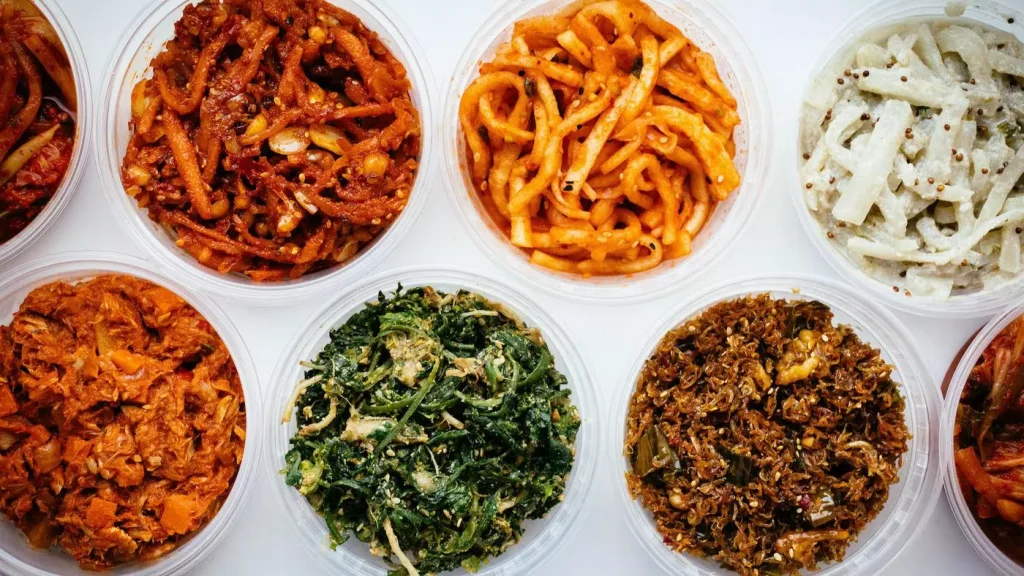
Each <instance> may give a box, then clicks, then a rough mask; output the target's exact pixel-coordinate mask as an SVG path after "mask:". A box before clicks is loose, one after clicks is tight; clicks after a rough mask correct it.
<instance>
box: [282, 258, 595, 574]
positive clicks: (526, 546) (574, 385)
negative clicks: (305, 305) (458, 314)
mask: <svg viewBox="0 0 1024 576" xmlns="http://www.w3.org/2000/svg"><path fill="white" fill-rule="evenodd" d="M399 283H401V285H402V286H403V288H411V287H418V286H435V287H436V288H438V289H439V290H446V291H447V290H453V289H457V288H461V289H465V290H468V291H470V292H474V293H477V294H481V295H482V296H484V297H485V298H487V299H488V300H490V301H493V302H498V303H500V304H503V305H505V306H507V307H508V308H509V309H510V310H512V311H513V312H515V313H516V314H517V315H519V316H520V318H522V319H523V321H524V322H526V324H527V325H529V326H531V327H534V328H537V329H539V330H540V332H541V335H542V336H543V337H544V340H545V342H546V343H548V345H549V346H550V347H551V349H552V352H553V353H554V354H555V356H556V358H555V361H556V366H558V367H559V368H560V369H562V370H563V373H564V374H565V375H566V377H567V378H568V379H569V388H570V389H571V390H572V392H573V393H572V396H571V400H572V402H573V404H574V405H575V406H576V407H577V409H578V410H579V413H580V416H581V419H582V427H581V429H580V433H579V435H578V436H577V439H576V456H575V462H574V464H573V469H572V472H571V473H570V474H569V477H568V480H567V483H566V491H565V499H564V501H563V502H561V503H560V504H558V505H557V506H555V507H554V508H553V509H552V510H550V511H549V512H548V514H547V515H546V516H545V517H544V518H543V519H541V520H535V521H534V522H538V523H543V524H542V525H533V526H530V525H527V528H526V530H525V531H524V535H523V539H524V540H529V541H528V542H519V543H517V544H515V545H514V546H512V547H511V548H509V549H508V550H507V551H506V552H505V553H504V554H502V555H500V556H498V557H495V558H491V559H490V560H489V562H488V563H486V564H484V566H483V567H482V568H481V569H480V570H479V571H478V572H476V574H477V575H479V576H513V575H516V574H529V573H531V572H532V571H534V570H537V569H538V567H539V566H540V565H541V564H542V563H543V562H544V561H545V560H546V559H547V558H548V557H550V555H551V553H552V552H554V550H555V549H557V548H558V547H559V546H560V545H564V544H565V543H566V542H567V541H568V538H570V537H571V536H572V535H573V534H574V533H575V531H576V528H577V526H576V525H577V524H578V520H579V517H580V513H581V512H582V510H583V508H584V504H585V502H586V500H587V497H588V495H589V493H590V491H591V487H592V484H593V483H594V477H595V473H596V469H597V464H598V459H599V458H600V457H601V442H602V434H601V432H600V428H599V426H600V424H599V421H600V417H601V414H600V406H601V397H600V392H599V390H598V389H597V387H596V386H595V385H594V381H593V379H592V376H591V374H590V371H589V369H588V368H587V365H586V363H585V362H584V361H583V358H582V357H581V356H580V354H579V352H578V351H577V350H576V347H575V346H574V345H573V342H572V340H571V339H570V337H569V335H568V333H567V332H566V330H565V329H564V328H563V327H562V326H561V324H560V323H559V322H558V321H557V320H555V318H553V317H552V316H550V315H549V314H548V313H547V312H545V311H544V310H543V309H542V308H541V307H540V306H538V305H537V304H535V303H534V302H533V301H532V300H531V299H530V298H529V296H528V295H527V294H525V293H523V292H520V291H519V290H518V289H516V288H514V287H512V286H510V285H508V284H505V283H502V282H500V281H497V280H493V279H489V278H485V277H483V276H480V275H478V274H474V273H470V272H466V271H461V270H456V269H454V268H448V267H437V266H414V267H407V268H401V269H398V270H394V271H389V272H386V273H380V274H377V275H375V276H373V277H372V278H369V279H366V280H364V281H362V282H360V283H359V284H358V285H357V286H354V287H352V288H351V289H348V290H346V291H345V293H344V294H343V295H341V296H339V297H337V298H334V299H332V301H331V302H329V303H328V304H326V305H325V306H323V307H322V308H321V309H320V310H319V311H317V312H316V313H314V314H313V315H312V316H310V318H309V319H307V320H306V321H304V322H303V324H302V327H301V328H299V329H298V330H297V331H296V333H295V334H294V335H293V336H292V338H291V340H290V341H289V342H290V344H289V345H288V347H287V348H286V349H285V350H284V352H283V353H282V354H281V360H280V362H279V363H278V365H277V367H276V368H275V370H274V377H273V379H272V380H271V381H270V383H269V385H268V388H267V390H268V392H269V394H268V396H267V398H268V409H267V411H266V414H267V426H268V431H267V433H268V439H267V443H266V449H267V454H266V459H267V464H266V466H265V468H266V471H267V476H268V479H269V481H270V483H271V485H272V486H273V487H274V495H275V498H276V500H277V503H278V505H279V506H280V507H281V508H282V509H283V510H284V514H285V515H287V517H288V518H290V519H291V520H292V521H293V523H294V524H295V526H296V532H297V533H298V536H299V538H301V540H302V541H303V543H304V544H305V545H306V548H307V550H308V551H309V552H310V553H312V554H313V555H314V556H315V557H316V559H317V561H318V562H319V563H320V564H321V566H322V567H323V568H324V569H327V570H331V571H341V572H342V573H345V574H353V575H359V576H371V575H376V574H382V573H383V568H384V565H383V564H382V563H381V561H380V560H376V562H372V563H371V562H367V561H365V560H362V559H361V558H360V557H358V556H357V555H356V554H355V553H353V552H352V551H350V550H348V549H346V546H348V544H346V545H345V546H339V547H338V549H337V550H336V551H331V550H330V549H329V548H328V547H327V546H326V544H325V537H326V528H325V527H324V526H323V518H322V517H320V516H319V515H317V514H316V513H315V512H313V510H312V508H311V507H310V506H309V503H308V502H307V501H306V499H305V497H303V496H302V495H300V494H299V493H298V491H296V490H295V489H294V488H292V487H290V486H287V485H286V484H285V483H284V478H283V476H281V474H280V470H281V469H282V468H283V467H284V455H285V453H286V452H287V450H288V446H289V440H290V438H291V436H292V434H293V432H294V429H295V426H294V418H292V420H291V421H290V422H289V423H288V424H287V425H284V424H282V422H281V419H282V410H283V409H284V406H285V405H286V402H287V401H288V399H289V397H290V396H291V394H292V392H293V391H294V387H295V384H296V383H297V382H298V378H301V374H300V368H299V366H298V363H299V361H301V360H308V359H309V358H308V357H312V356H315V355H316V354H317V353H319V351H320V348H321V346H320V345H319V344H318V342H320V341H321V340H322V339H323V338H325V337H326V335H327V333H328V331H329V330H330V329H332V328H333V327H335V326H338V325H340V324H341V323H343V322H344V321H345V320H347V319H348V318H349V317H350V316H351V314H353V313H354V312H356V311H358V310H360V309H362V308H363V307H364V306H365V304H366V302H367V301H370V300H372V299H374V298H375V297H376V295H377V294H378V292H384V293H385V294H391V293H393V292H394V289H395V287H397V286H398V285H399ZM307 356H308V357H307ZM563 367H564V369H563ZM531 528H532V530H531ZM531 534H532V535H533V536H535V537H534V538H531ZM350 542H351V543H352V544H351V545H352V546H356V547H360V546H366V545H365V544H363V543H362V542H358V541H357V540H355V539H351V540H350ZM456 573H462V571H461V570H460V571H458V572H456Z"/></svg>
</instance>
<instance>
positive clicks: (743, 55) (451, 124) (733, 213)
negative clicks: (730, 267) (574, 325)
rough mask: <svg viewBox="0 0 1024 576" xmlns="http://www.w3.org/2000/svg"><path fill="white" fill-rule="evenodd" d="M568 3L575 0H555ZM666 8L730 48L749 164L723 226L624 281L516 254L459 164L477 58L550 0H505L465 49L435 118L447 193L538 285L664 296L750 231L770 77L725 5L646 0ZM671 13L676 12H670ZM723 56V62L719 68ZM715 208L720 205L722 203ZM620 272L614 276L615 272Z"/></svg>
mask: <svg viewBox="0 0 1024 576" xmlns="http://www.w3.org/2000/svg"><path fill="white" fill-rule="evenodd" d="M557 1H558V2H559V3H560V4H568V3H569V0H557ZM644 1H645V2H646V3H647V4H648V5H650V6H651V7H652V8H654V9H656V11H657V12H658V13H659V14H661V15H662V16H664V15H665V14H666V13H671V14H673V15H678V16H680V17H683V18H685V19H687V20H689V21H693V22H696V23H699V24H701V25H702V29H703V30H704V31H705V32H706V33H708V35H709V36H711V39H712V40H713V44H714V45H713V46H710V47H709V46H702V48H704V49H708V48H711V49H712V50H715V51H721V52H725V53H726V54H727V55H728V56H729V59H728V60H727V62H725V63H724V64H725V65H726V66H725V67H727V68H728V69H729V70H731V71H732V73H733V75H734V76H735V81H736V83H737V84H738V86H739V88H740V91H741V93H740V94H737V99H739V100H740V102H741V103H742V104H743V105H744V106H745V107H746V110H745V116H744V117H743V118H742V121H743V122H744V123H745V124H746V125H747V131H748V137H747V140H748V142H747V144H748V146H747V148H748V149H747V158H746V169H745V170H744V174H743V181H742V183H741V185H740V188H739V189H737V190H735V191H734V192H733V193H732V195H731V196H730V200H729V202H732V204H731V206H730V207H729V213H728V215H727V216H726V217H725V219H724V221H723V222H722V224H721V226H720V227H719V229H718V230H714V231H709V230H704V231H702V234H705V235H706V234H708V233H711V232H713V234H714V235H713V236H710V237H708V238H706V239H704V238H703V237H702V236H701V235H698V241H700V242H705V244H703V245H702V246H700V247H699V249H697V250H695V251H694V253H693V254H691V255H689V256H686V257H685V258H681V259H678V260H674V261H666V262H663V263H662V264H661V265H660V266H659V267H658V268H655V269H654V270H653V271H648V272H646V273H642V274H641V275H642V276H643V277H642V278H634V277H632V276H628V275H627V276H620V277H617V278H618V279H619V280H621V281H620V282H617V283H601V284H593V285H587V283H586V280H584V279H583V278H581V277H577V276H573V275H568V274H560V273H556V272H551V271H548V270H546V269H543V268H541V267H539V266H537V265H534V264H532V263H530V262H529V261H528V260H526V259H524V258H521V257H517V256H518V254H517V253H516V252H515V251H516V250H518V248H515V247H513V246H512V245H511V244H510V243H509V241H508V239H507V238H506V237H505V236H504V234H502V233H501V232H500V231H498V230H495V229H494V225H493V223H492V222H491V217H490V216H489V215H488V214H483V213H481V212H480V210H479V209H478V207H477V206H476V205H475V199H473V198H472V197H471V195H473V194H476V191H475V190H474V189H473V188H472V187H471V186H468V182H466V180H465V175H464V173H463V167H462V166H461V161H460V157H461V156H460V154H461V150H462V128H461V126H460V124H459V114H458V110H459V102H460V100H461V98H462V92H463V91H464V89H465V88H466V87H467V86H469V84H470V82H472V81H473V79H475V78H476V77H477V76H478V75H479V71H478V65H479V63H480V62H481V61H482V59H483V58H484V57H486V56H487V55H488V52H487V47H488V45H489V44H490V43H493V42H494V41H495V40H496V39H497V38H499V37H504V36H506V35H507V34H508V32H509V30H510V29H511V26H512V25H513V23H515V22H517V21H519V20H520V19H522V18H523V17H524V16H525V15H527V14H528V13H530V12H532V11H534V10H536V9H538V8H539V7H541V6H543V5H544V4H547V3H549V2H550V0H528V1H523V0H505V1H504V2H503V3H502V4H501V5H500V6H499V7H498V8H497V9H496V10H495V11H494V12H493V13H492V14H491V15H490V16H489V17H488V18H487V20H486V21H485V22H484V23H483V24H482V25H481V26H480V28H479V29H478V31H477V33H476V34H475V35H474V36H473V38H472V39H471V40H470V42H469V44H468V45H467V46H466V48H465V49H464V50H463V53H462V56H461V57H460V58H459V62H458V64H457V65H456V67H455V69H454V71H453V72H452V76H451V78H450V83H449V87H448V89H447V96H446V99H445V102H444V116H443V118H442V121H441V122H440V123H438V125H437V126H436V130H437V134H438V135H437V140H438V142H439V144H438V146H439V147H440V148H441V150H442V154H443V156H444V164H445V168H444V170H443V172H444V174H443V177H444V180H445V186H446V187H447V189H448V194H447V196H448V201H449V203H450V204H451V205H452V206H453V208H454V209H455V211H456V212H457V213H458V214H459V216H460V218H459V220H460V221H461V223H462V226H463V228H465V229H467V230H468V231H469V233H470V234H471V235H472V237H473V238H474V239H475V240H476V241H477V244H478V245H482V246H483V250H484V251H485V252H486V253H488V255H491V256H493V257H495V258H497V259H498V260H499V261H501V262H503V263H505V264H507V265H508V267H510V268H512V269H514V270H515V272H516V277H517V278H518V279H522V280H524V281H526V282H527V283H528V284H529V286H531V287H533V288H539V289H541V290H544V291H545V292H547V293H549V294H552V295H554V296H556V297H559V298H568V299H571V300H574V301H578V302H584V303H600V304H623V305H624V304H632V303H635V302H638V301H643V300H647V299H650V298H654V297H658V296H662V295H664V294H667V293H669V292H670V291H672V290H674V289H676V288H678V285H679V282H683V281H685V282H690V283H692V282H693V281H694V280H695V279H697V278H699V277H700V272H702V271H704V270H708V269H712V268H713V267H714V266H716V265H717V264H719V263H720V262H721V261H722V260H723V259H724V258H725V257H726V256H727V255H728V252H729V248H730V247H731V246H733V245H734V242H735V241H736V240H737V239H738V238H739V237H740V236H741V235H742V234H744V233H745V232H746V228H747V223H748V222H749V221H750V218H751V217H752V216H753V214H754V213H755V212H756V211H757V206H758V205H759V204H760V203H761V202H762V201H763V199H764V196H766V191H767V188H768V183H769V182H770V181H771V173H772V170H773V166H774V164H775V163H774V162H772V161H771V159H772V157H773V155H774V146H772V145H771V144H770V142H771V141H770V138H771V135H772V121H773V119H772V111H771V102H770V100H769V97H768V89H767V85H766V84H765V82H764V78H763V77H762V75H761V71H760V68H759V67H758V62H757V59H756V58H755V57H754V55H753V53H752V52H751V51H750V48H749V47H748V46H747V44H746V42H745V41H744V40H743V36H742V35H741V34H740V33H739V31H738V29H737V28H736V27H735V26H734V24H733V23H732V20H731V18H729V17H728V16H727V15H726V14H725V13H724V12H723V11H722V10H721V9H720V8H718V7H717V6H715V4H714V3H713V2H710V1H708V0H686V1H685V2H682V3H680V2H669V1H667V0H644ZM669 20H670V21H671V18H669ZM722 68H723V63H721V62H720V63H719V69H720V70H721V69H722ZM716 212H717V211H716ZM612 278H616V277H612Z"/></svg>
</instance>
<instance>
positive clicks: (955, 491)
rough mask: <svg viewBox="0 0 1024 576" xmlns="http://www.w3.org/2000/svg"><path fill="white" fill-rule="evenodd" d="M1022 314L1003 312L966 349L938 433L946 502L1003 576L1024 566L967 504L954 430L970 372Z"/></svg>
mask: <svg viewBox="0 0 1024 576" xmlns="http://www.w3.org/2000/svg"><path fill="white" fill-rule="evenodd" d="M1021 315H1024V304H1017V305H1016V306H1013V307H1011V308H1008V309H1006V310H1004V311H1003V312H1002V313H1001V314H999V315H998V316H996V317H995V318H993V319H992V320H991V321H989V323H988V324H986V325H985V326H984V327H982V329H981V331H979V332H978V333H977V335H975V336H974V337H973V339H972V340H971V341H970V343H969V344H968V345H967V346H966V349H965V350H964V352H963V354H962V355H961V356H960V362H959V363H958V364H957V365H956V371H954V372H953V376H952V377H951V378H950V380H949V389H948V390H947V391H946V399H945V401H944V403H943V406H942V422H941V428H940V432H939V442H940V447H939V450H940V453H941V455H942V472H943V476H944V484H945V487H946V499H947V500H949V506H950V508H952V509H953V516H954V517H955V518H956V522H957V524H959V525H960V529H961V530H963V531H964V536H966V537H967V541H968V542H970V543H971V546H973V547H974V550H975V551H977V553H978V555H979V556H981V557H982V558H983V559H984V560H985V561H986V562H988V564H989V566H991V567H992V568H994V569H995V570H996V572H998V573H1000V574H1003V575H1004V576H1024V566H1021V565H1020V564H1018V563H1017V562H1015V561H1013V560H1012V559H1011V558H1010V557H1009V556H1007V555H1006V554H1004V553H1003V551H1002V550H1000V549H999V548H998V547H997V546H996V545H995V544H994V543H993V542H992V541H991V540H989V538H988V536H986V535H985V532H983V531H982V529H981V526H980V525H978V521H977V519H975V517H974V514H973V513H972V512H971V509H970V507H969V506H968V505H967V500H966V499H965V498H964V493H963V490H961V489H960V482H959V481H958V480H957V474H956V463H955V462H954V461H953V451H954V449H953V428H954V427H955V425H956V411H957V408H958V407H959V406H960V395H961V394H962V393H963V391H964V386H965V385H966V384H967V379H968V377H970V375H971V370H973V369H974V366H975V365H976V364H977V363H978V360H979V359H981V354H982V353H983V352H985V349H986V348H988V347H989V344H991V343H992V340H994V339H995V337H996V336H998V335H999V333H1000V332H1002V331H1003V329H1004V328H1006V327H1007V326H1008V325H1009V324H1010V323H1011V322H1013V321H1014V320H1015V319H1016V318H1018V317H1020V316H1021Z"/></svg>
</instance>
